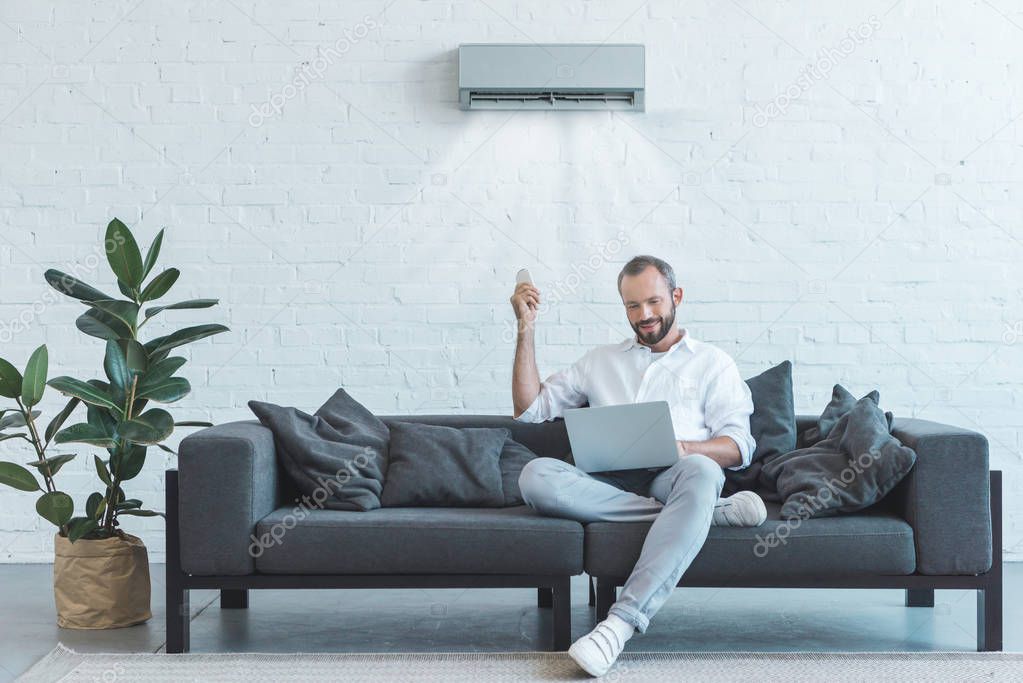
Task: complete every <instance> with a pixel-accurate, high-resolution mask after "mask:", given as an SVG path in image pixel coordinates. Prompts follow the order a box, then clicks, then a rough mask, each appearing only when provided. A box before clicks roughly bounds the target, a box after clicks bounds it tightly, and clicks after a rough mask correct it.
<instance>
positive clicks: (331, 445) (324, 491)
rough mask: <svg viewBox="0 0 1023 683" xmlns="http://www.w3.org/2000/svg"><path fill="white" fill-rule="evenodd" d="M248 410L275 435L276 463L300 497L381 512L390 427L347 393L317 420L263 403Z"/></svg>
mask: <svg viewBox="0 0 1023 683" xmlns="http://www.w3.org/2000/svg"><path fill="white" fill-rule="evenodd" d="M249 408H250V409H251V410H252V412H253V413H255V415H256V417H257V418H259V421H260V422H261V423H262V424H263V425H264V426H266V427H267V428H268V429H270V431H272V432H273V434H274V443H275V446H276V450H277V458H278V461H279V462H280V463H281V466H282V467H283V468H284V471H285V472H286V473H287V474H288V476H289V477H290V478H291V480H292V482H293V483H294V484H295V487H296V488H297V489H298V492H299V493H300V494H303V495H305V496H309V498H310V500H311V501H312V502H313V503H314V504H315V505H317V506H318V507H325V508H329V509H333V510H360V511H365V510H373V509H376V508H378V507H380V494H381V492H382V490H383V482H384V471H385V470H386V469H387V442H388V436H389V435H388V432H387V425H385V424H384V423H383V422H381V421H380V420H379V419H378V418H377V417H375V416H374V415H373V414H372V413H370V412H369V411H368V410H367V409H366V408H365V407H363V406H362V405H361V404H360V403H359V402H358V401H356V400H355V399H353V398H352V397H351V396H349V395H348V393H347V392H345V390H344V389H338V390H337V392H335V393H334V395H333V396H331V397H330V399H329V400H328V401H327V402H326V403H324V404H323V405H322V406H321V407H320V408H319V409H318V410H317V411H316V413H315V414H314V415H309V414H308V413H304V412H302V411H301V410H298V409H297V408H285V407H281V406H278V405H274V404H272V403H264V402H262V401H249Z"/></svg>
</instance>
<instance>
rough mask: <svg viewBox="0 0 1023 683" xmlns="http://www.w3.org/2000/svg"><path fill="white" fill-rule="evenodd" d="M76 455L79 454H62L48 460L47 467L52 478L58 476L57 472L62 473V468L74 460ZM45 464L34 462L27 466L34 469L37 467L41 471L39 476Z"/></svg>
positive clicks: (38, 461) (46, 461) (41, 461)
mask: <svg viewBox="0 0 1023 683" xmlns="http://www.w3.org/2000/svg"><path fill="white" fill-rule="evenodd" d="M76 455H78V454H77V453H62V454H61V455H51V456H50V457H49V458H46V459H45V464H46V467H47V468H49V470H50V476H51V477H52V476H53V475H55V474H57V472H59V471H60V468H61V467H63V466H64V464H65V463H68V462H71V461H72V460H74V459H75V456H76ZM43 463H44V461H43V460H33V461H32V462H30V463H27V464H29V465H31V466H32V467H35V468H36V469H37V470H39V474H42V473H43Z"/></svg>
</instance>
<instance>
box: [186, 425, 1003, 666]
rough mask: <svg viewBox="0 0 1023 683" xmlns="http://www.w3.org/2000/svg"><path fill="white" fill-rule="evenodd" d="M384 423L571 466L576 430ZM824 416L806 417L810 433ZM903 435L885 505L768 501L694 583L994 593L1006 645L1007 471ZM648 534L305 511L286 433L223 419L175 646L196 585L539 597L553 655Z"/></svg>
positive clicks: (196, 461)
mask: <svg viewBox="0 0 1023 683" xmlns="http://www.w3.org/2000/svg"><path fill="white" fill-rule="evenodd" d="M383 417H384V418H385V419H387V420H408V421H414V422H425V423H430V424H441V425H449V426H456V427H473V426H475V427H480V426H500V427H507V428H509V429H510V430H511V432H512V438H514V439H515V440H517V441H519V442H520V443H522V444H524V445H526V446H527V447H529V448H530V449H531V450H533V451H534V452H535V453H537V454H538V455H541V456H548V457H554V458H561V459H570V457H571V456H570V453H569V444H568V438H567V435H566V432H565V427H564V422H563V421H561V420H555V421H553V422H545V423H540V424H528V423H522V422H518V421H515V420H513V419H511V418H510V417H506V416H498V415H416V416H395V415H392V416H383ZM815 421H816V417H809V416H800V417H799V418H798V428H799V430H802V429H805V428H806V427H808V426H810V425H811V424H814V423H815ZM893 433H894V434H895V436H897V437H898V438H899V439H900V440H901V441H902V442H903V443H904V444H906V445H908V446H911V447H912V448H914V449H915V450H916V452H917V456H918V459H917V462H916V465H915V466H914V468H913V470H912V471H911V472H910V474H909V475H908V476H907V477H906V478H905V479H904V480H903V481H902V482H900V483H899V485H898V486H897V488H896V489H895V490H894V491H893V492H892V493H891V494H889V495H888V496H887V497H886V498H885V499H884V500H883V501H882V502H881V503H879V504H878V505H875V506H873V507H872V508H870V509H868V510H865V511H862V512H861V513H858V514H853V515H842V516H838V517H830V518H820V519H811V520H799V521H795V522H786V521H783V520H781V519H780V518H779V514H778V511H779V505H777V504H773V503H768V519H767V522H765V523H764V524H763V525H761V526H759V527H756V528H727V527H712V528H711V531H710V536H709V537H708V540H707V543H706V544H705V545H704V547H703V549H702V550H701V551H700V553H699V555H698V556H697V558H696V560H695V561H694V562H693V564H692V566H691V567H690V568H689V570H688V571H687V572H686V573H685V574H684V575H683V577H682V581H681V583H680V585H686V586H716V587H732V588H742V587H817V588H825V587H828V588H897V589H904V590H905V591H906V604H907V606H911V607H933V605H934V590H935V589H943V588H945V589H960V590H961V589H971V590H976V591H977V596H978V597H977V607H978V610H977V615H978V616H977V649H978V650H1000V649H1001V648H1002V609H1001V601H1002V565H1001V472H997V471H996V472H990V471H989V467H988V446H987V441H986V439H985V438H984V437H983V436H982V435H980V434H978V433H976V432H971V431H968V430H964V429H960V428H957V427H951V426H947V425H942V424H937V423H934V422H927V421H924V420H916V419H896V421H895V423H894V425H893ZM648 526H649V525H647V524H633V523H630V524H624V523H592V524H586V525H582V524H579V523H577V522H574V521H570V520H563V519H551V518H545V517H542V516H539V515H537V514H535V513H534V512H532V511H531V510H530V509H529V508H526V507H524V506H520V507H512V508H487V509H465V508H381V509H378V510H372V511H369V512H347V511H339V510H325V509H318V508H316V507H315V506H314V505H305V506H304V507H302V508H300V509H296V499H295V494H294V491H293V490H292V489H291V487H290V486H289V482H288V481H287V479H286V478H285V477H284V475H283V472H282V471H281V470H280V469H279V467H278V464H277V462H276V458H275V454H274V440H273V435H272V434H271V432H270V431H269V430H268V429H267V428H265V427H263V426H262V425H260V424H259V422H257V421H254V420H253V421H244V422H233V423H229V424H223V425H218V426H215V427H211V428H208V429H204V430H202V431H200V432H196V433H195V434H193V435H191V436H189V437H187V438H185V439H184V440H183V441H182V443H181V447H180V451H179V457H178V470H170V471H168V473H167V633H168V636H167V651H168V652H185V651H187V650H188V647H189V637H188V594H189V590H190V589H218V590H220V591H221V603H220V605H221V607H222V608H244V607H247V606H248V590H250V589H258V588H359V587H364V588H399V587H420V588H441V587H448V588H460V587H464V588H468V587H478V588H487V587H490V588H496V587H535V588H537V589H538V604H539V607H542V608H543V607H546V608H551V609H552V617H551V622H552V627H553V628H552V630H553V636H552V639H551V643H552V648H553V649H554V650H564V649H567V647H568V645H569V641H570V635H571V629H570V621H569V619H570V616H569V615H570V600H569V580H570V577H572V576H575V575H578V574H581V573H583V572H586V573H587V574H589V575H590V577H592V579H593V580H592V581H591V583H590V586H591V604H594V603H595V612H596V614H595V618H596V619H601V618H603V617H604V615H606V613H607V610H608V608H609V607H610V606H611V604H612V603H613V602H614V599H615V594H616V590H617V588H618V587H619V586H621V585H622V583H623V582H624V580H625V578H626V577H627V576H628V574H629V571H630V570H631V568H632V566H633V564H634V563H635V561H636V559H637V557H638V556H639V551H640V548H641V546H642V542H643V538H644V536H645V534H646V530H647V528H648ZM594 584H595V588H594Z"/></svg>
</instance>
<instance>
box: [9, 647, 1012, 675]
mask: <svg viewBox="0 0 1023 683" xmlns="http://www.w3.org/2000/svg"><path fill="white" fill-rule="evenodd" d="M588 678H589V677H588V676H586V675H585V674H583V673H582V672H580V671H579V670H578V669H577V668H576V666H575V664H574V662H572V660H571V659H569V658H568V655H565V654H564V653H543V652H523V653H501V654H187V655H163V654H82V653H79V652H75V651H74V650H71V649H68V648H66V647H64V646H63V645H58V646H57V647H56V648H55V649H54V650H53V651H52V652H50V654H48V655H46V657H44V658H43V659H42V660H40V661H39V663H37V664H36V665H35V666H34V667H32V668H31V669H30V670H29V671H28V672H26V673H25V675H24V677H22V678H21V679H19V680H22V681H47V683H51V682H53V681H90V682H91V681H116V682H117V683H129V682H134V681H140V682H141V681H144V682H145V683H154V682H155V683H161V682H163V681H166V682H167V683H171V682H172V681H173V682H174V683H178V682H179V681H240V682H244V683H256V682H259V681H275V682H276V681H303V682H305V681H345V682H346V683H348V682H349V681H352V682H359V681H429V682H434V681H436V682H438V683H439V682H441V681H443V682H444V683H462V682H464V683H478V682H479V681H485V682H486V683H504V682H505V681H507V682H508V683H512V682H514V683H522V682H524V681H573V680H586V679H588ZM600 680H609V681H619V682H622V683H633V682H638V681H742V682H743V683H748V682H749V681H757V682H758V683H759V682H760V681H785V682H786V683H791V682H792V681H815V682H816V681H825V680H826V681H829V682H831V681H871V682H873V681H963V680H977V681H1021V680H1023V653H1005V652H834V653H828V652H787V653H773V652H771V653H763V652H727V653H726V652H692V653H687V652H679V653H663V654H659V653H637V654H625V655H623V656H622V658H621V660H619V662H618V664H617V665H616V666H615V668H614V669H612V670H611V671H610V672H609V673H608V674H607V675H606V676H604V677H603V678H602V679H600Z"/></svg>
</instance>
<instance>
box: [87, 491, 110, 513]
mask: <svg viewBox="0 0 1023 683" xmlns="http://www.w3.org/2000/svg"><path fill="white" fill-rule="evenodd" d="M104 500H106V499H105V498H104V497H103V494H102V493H99V492H96V493H92V494H90V495H89V499H88V500H86V501H85V516H86V517H89V518H90V519H99V516H100V515H101V514H103V511H102V508H105V507H106V506H105V505H103V501H104Z"/></svg>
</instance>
